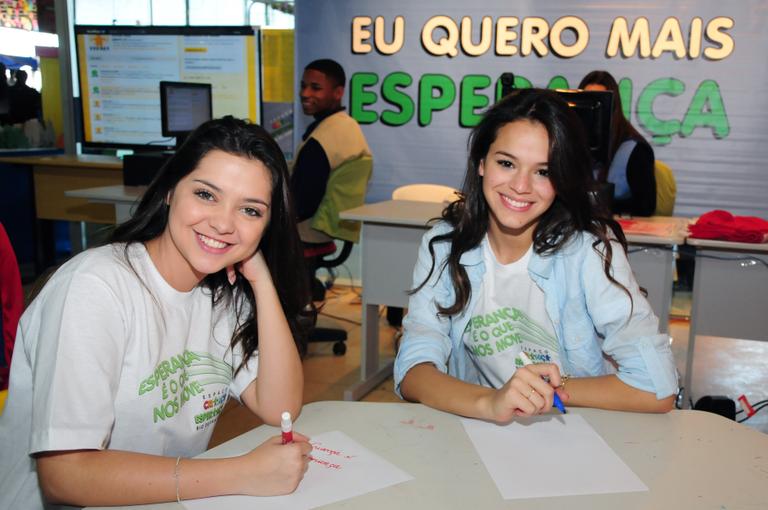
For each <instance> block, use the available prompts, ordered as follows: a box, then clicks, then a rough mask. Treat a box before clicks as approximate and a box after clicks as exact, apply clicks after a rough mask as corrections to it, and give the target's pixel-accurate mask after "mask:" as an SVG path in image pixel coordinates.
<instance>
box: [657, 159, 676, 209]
mask: <svg viewBox="0 0 768 510" xmlns="http://www.w3.org/2000/svg"><path fill="white" fill-rule="evenodd" d="M653 173H654V176H655V177H656V210H655V211H654V213H653V214H654V216H672V213H673V212H674V210H675V198H676V197H677V183H676V182H675V175H674V174H673V173H672V169H671V168H669V165H667V164H666V163H664V162H663V161H661V160H658V159H657V160H656V161H655V163H654V165H653Z"/></svg>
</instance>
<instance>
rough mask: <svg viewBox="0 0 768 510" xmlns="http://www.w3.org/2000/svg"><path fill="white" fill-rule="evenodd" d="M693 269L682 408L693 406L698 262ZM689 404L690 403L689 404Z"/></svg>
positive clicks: (698, 285) (700, 270)
mask: <svg viewBox="0 0 768 510" xmlns="http://www.w3.org/2000/svg"><path fill="white" fill-rule="evenodd" d="M696 264H697V267H696V268H695V269H694V270H693V288H692V289H691V318H690V322H689V323H688V349H686V353H685V378H684V382H683V409H688V408H691V407H693V353H694V351H695V349H696V318H697V317H698V316H699V310H698V308H699V307H698V305H699V303H701V299H700V298H699V293H700V292H701V274H702V273H703V270H702V269H701V267H700V265H699V262H698V260H697V262H696ZM689 404H690V405H689Z"/></svg>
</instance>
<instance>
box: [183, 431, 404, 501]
mask: <svg viewBox="0 0 768 510" xmlns="http://www.w3.org/2000/svg"><path fill="white" fill-rule="evenodd" d="M311 443H312V446H313V450H312V458H313V459H314V460H313V461H311V462H310V464H309V469H308V470H307V473H306V474H305V475H304V479H303V480H302V481H301V483H300V484H299V488H298V489H296V491H295V492H294V493H293V494H288V495H287V496H274V497H260V498H257V497H251V496H221V497H214V498H205V499H191V500H188V501H183V502H182V503H183V504H184V506H185V507H187V509H188V510H225V509H226V510H253V509H254V508H259V510H262V509H269V510H272V509H275V510H279V509H291V510H293V509H297V510H298V509H308V508H316V507H318V506H322V505H328V504H330V503H333V502H336V501H341V500H344V499H348V498H352V497H354V496H359V495H361V494H366V493H368V492H373V491H376V490H379V489H383V488H384V487H389V486H390V485H395V484H398V483H401V482H407V481H408V480H412V479H413V477H412V476H411V475H409V474H408V473H406V472H405V471H403V470H402V469H400V468H398V467H396V466H394V465H393V464H391V463H389V462H388V461H386V460H384V459H382V458H381V457H379V456H378V455H376V454H375V453H373V452H371V451H370V450H368V449H366V448H365V447H363V446H362V445H360V444H359V443H358V442H356V441H355V440H354V439H352V438H350V437H349V436H347V435H346V434H344V433H343V432H339V431H333V432H325V433H323V434H318V435H316V436H313V437H312V438H311ZM255 446H256V445H254V447H255Z"/></svg>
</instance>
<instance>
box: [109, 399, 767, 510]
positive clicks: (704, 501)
mask: <svg viewBox="0 0 768 510" xmlns="http://www.w3.org/2000/svg"><path fill="white" fill-rule="evenodd" d="M569 412H573V413H578V414H580V415H582V416H583V417H584V419H586V421H587V422H588V423H589V424H590V425H591V426H592V428H594V429H595V430H596V431H597V433H598V434H600V436H602V438H603V439H604V440H605V441H606V443H608V445H609V446H610V447H611V448H612V449H613V450H614V451H615V452H616V454H617V455H618V456H619V457H621V459H622V460H623V461H624V462H625V463H626V464H627V465H628V466H629V467H630V469H632V471H634V472H635V474H636V475H637V476H638V477H639V478H640V479H641V480H642V481H643V482H644V483H645V484H646V485H647V486H648V488H649V490H648V491H647V492H634V493H617V494H601V495H586V496H564V497H552V498H538V499H521V500H503V499H501V496H500V495H499V492H498V490H497V489H496V485H495V484H494V483H493V480H492V479H491V478H490V476H489V475H488V472H487V470H486V468H485V466H484V464H483V462H482V460H481V459H480V457H479V456H478V454H477V452H476V451H475V449H474V447H473V445H472V444H471V442H470V440H469V438H468V436H467V435H466V433H465V432H464V428H463V427H462V425H461V423H460V421H459V419H458V418H457V417H456V416H453V415H450V414H447V413H442V412H439V411H435V410H433V409H430V408H427V407H425V406H422V405H420V404H383V403H364V402H315V403H312V404H308V405H307V406H305V407H304V410H303V412H302V414H301V416H300V417H299V419H298V420H297V422H296V430H298V431H299V432H302V433H304V434H308V435H310V436H312V435H316V434H319V433H322V432H328V431H332V430H340V431H341V432H344V433H345V434H347V435H348V436H350V437H351V438H352V439H354V440H356V441H358V442H359V443H360V444H362V445H363V446H365V447H366V448H368V449H370V450H371V451H373V452H374V453H376V454H378V455H380V456H382V457H383V458H385V459H386V460H388V461H389V462H392V463H393V464H395V465H396V466H398V467H400V468H401V469H403V470H405V471H406V472H408V473H409V474H410V475H411V476H413V477H414V479H413V480H411V481H408V482H404V483H401V484H398V485H394V486H392V487H388V488H385V489H382V490H379V491H375V492H371V493H368V494H364V495H362V496H358V497H355V498H352V499H348V500H345V501H340V502H337V503H334V504H331V505H328V506H326V507H324V508H329V509H331V508H355V509H358V508H359V509H366V510H394V509H400V508H407V509H411V508H419V509H467V508H469V509H483V510H485V509H526V510H550V509H551V510H561V509H563V508H567V509H569V510H616V509H622V510H641V509H642V510H656V509H699V508H702V509H705V508H711V509H723V508H727V509H729V510H734V509H747V508H750V509H752V508H754V509H757V508H765V505H766V501H768V499H766V494H765V480H766V477H767V476H768V455H767V454H766V452H768V435H765V434H761V433H760V432H757V431H755V430H753V429H750V428H749V427H745V426H743V425H740V424H738V423H736V422H733V421H730V420H727V419H726V418H723V417H721V416H718V415H715V414H711V413H704V412H701V411H691V410H686V411H672V412H670V413H669V414H663V415H653V414H638V413H622V412H616V411H600V410H597V409H577V408H571V409H569ZM411 420H413V421H412V422H411ZM427 425H431V426H432V429H431V430H429V429H428V428H426V426H427ZM420 427H425V428H420ZM277 433H278V431H277V429H276V428H274V427H268V426H261V427H259V428H256V429H254V430H252V431H250V432H247V433H245V434H243V435H241V436H239V437H237V438H235V439H232V440H231V441H228V442H226V443H224V444H222V445H220V446H218V447H216V448H214V449H212V450H210V451H208V452H206V453H204V454H203V455H202V457H225V456H231V455H235V454H238V453H240V452H242V451H243V450H245V449H247V448H253V447H256V446H257V445H259V444H260V443H261V442H262V441H264V440H265V439H266V438H267V437H269V436H272V435H275V434H277ZM521 461H522V460H521ZM553 462H557V459H553ZM584 468H585V469H589V462H588V461H586V462H585V466H584ZM129 508H132V509H145V510H150V509H152V510H181V507H180V506H179V505H178V503H175V502H174V503H166V504H162V505H147V506H137V507H129ZM254 508H258V504H257V503H256V500H254ZM113 510H114V509H113Z"/></svg>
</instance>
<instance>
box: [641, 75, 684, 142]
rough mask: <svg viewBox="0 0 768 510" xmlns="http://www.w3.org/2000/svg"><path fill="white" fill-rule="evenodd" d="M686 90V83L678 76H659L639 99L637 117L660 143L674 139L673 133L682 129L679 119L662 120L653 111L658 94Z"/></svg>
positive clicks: (676, 92)
mask: <svg viewBox="0 0 768 510" xmlns="http://www.w3.org/2000/svg"><path fill="white" fill-rule="evenodd" d="M683 91H685V84H683V82H681V81H680V80H678V79H676V78H659V79H658V80H654V81H652V82H651V83H649V84H648V86H647V87H645V88H644V89H643V91H642V92H641V93H640V97H639V98H638V100H637V118H638V119H640V122H641V123H642V124H643V126H645V127H646V128H648V130H649V131H650V132H651V133H653V140H654V141H655V142H656V143H657V144H659V145H666V144H668V143H669V142H671V141H672V135H674V134H675V133H677V132H678V131H680V121H679V120H661V119H659V118H657V117H656V116H655V115H654V113H653V101H654V100H655V99H656V96H660V95H662V94H666V95H669V96H679V95H680V94H682V93H683Z"/></svg>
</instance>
